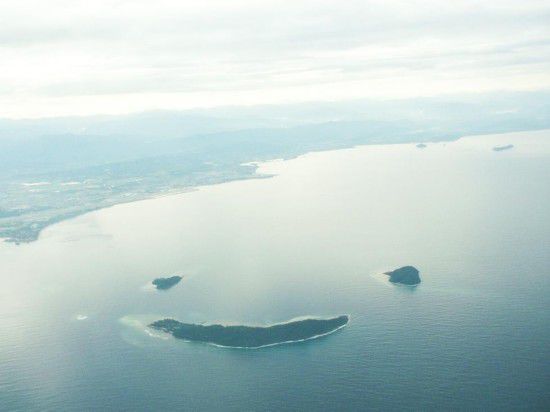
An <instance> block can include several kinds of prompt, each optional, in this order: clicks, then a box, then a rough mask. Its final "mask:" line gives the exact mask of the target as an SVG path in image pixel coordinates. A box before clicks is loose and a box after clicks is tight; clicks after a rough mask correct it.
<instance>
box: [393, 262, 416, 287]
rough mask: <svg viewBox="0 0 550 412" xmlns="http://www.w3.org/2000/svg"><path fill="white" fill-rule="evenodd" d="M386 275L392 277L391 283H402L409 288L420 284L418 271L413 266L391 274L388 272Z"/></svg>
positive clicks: (404, 267) (396, 270)
mask: <svg viewBox="0 0 550 412" xmlns="http://www.w3.org/2000/svg"><path fill="white" fill-rule="evenodd" d="M385 275H388V276H389V277H390V279H389V280H390V282H391V283H400V284H402V285H408V286H416V285H418V284H419V283H420V275H419V272H418V269H416V268H415V267H413V266H403V267H402V268H399V269H395V270H393V271H391V272H386V273H385Z"/></svg>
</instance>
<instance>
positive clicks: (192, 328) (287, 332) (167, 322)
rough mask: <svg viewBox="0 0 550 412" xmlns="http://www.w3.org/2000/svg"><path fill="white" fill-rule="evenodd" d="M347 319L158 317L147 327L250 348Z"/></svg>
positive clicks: (321, 331) (323, 331) (325, 329)
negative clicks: (201, 320)
mask: <svg viewBox="0 0 550 412" xmlns="http://www.w3.org/2000/svg"><path fill="white" fill-rule="evenodd" d="M348 322H349V316H347V315H341V316H338V317H335V318H330V319H315V318H307V319H302V320H296V321H291V322H286V323H278V324H275V325H271V326H224V325H199V324H193V323H182V322H179V321H177V320H174V319H162V320H157V321H156V322H153V323H152V324H150V325H149V327H150V328H153V329H157V330H161V331H163V332H166V333H170V334H171V335H173V336H174V337H175V338H177V339H184V340H188V341H196V342H204V343H210V344H214V345H218V346H224V347H229V348H249V349H253V348H261V347H263V346H272V345H278V344H282V343H291V342H299V341H303V340H307V339H313V338H317V337H321V336H324V335H327V334H329V333H332V332H334V331H336V330H338V329H340V328H342V327H344V326H345V325H346V324H347V323H348Z"/></svg>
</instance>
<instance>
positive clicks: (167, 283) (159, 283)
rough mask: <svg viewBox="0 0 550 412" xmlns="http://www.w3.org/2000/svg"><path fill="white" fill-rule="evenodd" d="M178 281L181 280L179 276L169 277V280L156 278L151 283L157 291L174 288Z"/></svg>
mask: <svg viewBox="0 0 550 412" xmlns="http://www.w3.org/2000/svg"><path fill="white" fill-rule="evenodd" d="M180 280H182V277H181V276H171V277H169V278H157V279H155V280H153V282H152V283H153V285H155V286H156V288H157V289H159V290H167V289H170V288H171V287H173V286H176V285H177V284H178V283H179V282H180Z"/></svg>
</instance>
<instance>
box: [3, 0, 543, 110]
mask: <svg viewBox="0 0 550 412" xmlns="http://www.w3.org/2000/svg"><path fill="white" fill-rule="evenodd" d="M541 89H550V2H549V1H548V0H542V1H530V0H512V1H507V0H499V1H495V0H491V1H483V0H476V1H458V0H453V1H444V0H438V1H389V0H384V1H368V0H361V1H354V0H346V1H342V0H339V1H323V0H314V1H303V0H290V1H284V0H277V1H271V0H263V1H262V0H255V1H243V0H198V1H197V0H194V1H165V0H146V1H141V0H131V1H124V0H120V1H117V0H110V1H100V0H86V1H80V0H67V1H55V0H50V1H44V0H35V1H25V0H13V1H12V0H8V1H6V0H0V117H35V116H54V115H67V114H92V113H123V112H131V111H139V110H148V109H184V108H191V107H205V106H215V105H228V104H257V103H281V102H299V101H312V100H340V99H347V98H380V97H381V98H393V97H411V96H423V95H434V94H446V93H456V92H483V91H494V90H541Z"/></svg>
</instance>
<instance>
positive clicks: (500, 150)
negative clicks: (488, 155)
mask: <svg viewBox="0 0 550 412" xmlns="http://www.w3.org/2000/svg"><path fill="white" fill-rule="evenodd" d="M513 148H514V145H513V144H507V145H505V146H495V147H493V151H495V152H502V151H504V150H510V149H513Z"/></svg>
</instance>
